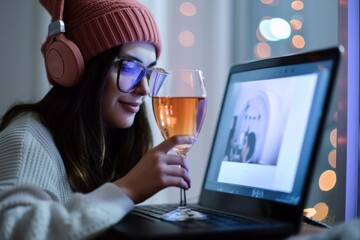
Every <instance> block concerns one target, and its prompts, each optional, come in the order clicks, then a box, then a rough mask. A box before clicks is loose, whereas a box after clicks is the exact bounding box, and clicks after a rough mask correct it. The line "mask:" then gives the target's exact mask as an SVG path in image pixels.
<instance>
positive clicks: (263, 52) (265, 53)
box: [254, 42, 271, 58]
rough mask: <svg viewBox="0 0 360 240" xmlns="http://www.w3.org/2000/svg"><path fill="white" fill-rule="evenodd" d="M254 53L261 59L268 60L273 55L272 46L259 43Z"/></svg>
mask: <svg viewBox="0 0 360 240" xmlns="http://www.w3.org/2000/svg"><path fill="white" fill-rule="evenodd" d="M254 51H255V55H256V56H257V57H259V58H267V57H270V55H271V48H270V45H269V44H267V43H264V42H260V43H257V44H256V45H255V49H254Z"/></svg>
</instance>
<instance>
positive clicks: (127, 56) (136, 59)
mask: <svg viewBox="0 0 360 240" xmlns="http://www.w3.org/2000/svg"><path fill="white" fill-rule="evenodd" d="M124 57H126V58H130V59H133V60H135V61H138V62H141V63H143V61H142V60H141V59H139V58H137V57H135V56H132V55H129V54H127V55H124ZM156 63H157V62H156V61H154V62H152V63H150V64H149V66H147V67H148V68H149V67H153V66H155V65H156Z"/></svg>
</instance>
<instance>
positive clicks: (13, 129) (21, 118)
mask: <svg viewBox="0 0 360 240" xmlns="http://www.w3.org/2000/svg"><path fill="white" fill-rule="evenodd" d="M28 133H30V134H34V135H39V136H47V137H49V131H48V129H47V128H46V127H45V126H44V125H43V124H42V123H41V121H40V118H39V116H38V114H36V113H22V114H20V115H18V116H17V117H15V118H14V119H13V120H12V121H11V122H10V123H9V125H8V126H7V127H6V128H5V129H4V130H3V131H2V132H0V134H3V135H4V134H15V135H26V134H28Z"/></svg>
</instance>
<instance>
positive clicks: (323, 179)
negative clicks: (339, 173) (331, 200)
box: [319, 170, 336, 191]
mask: <svg viewBox="0 0 360 240" xmlns="http://www.w3.org/2000/svg"><path fill="white" fill-rule="evenodd" d="M335 184H336V173H335V172H334V171H333V170H326V171H325V172H323V173H322V174H321V176H320V178H319V187H320V189H321V190H322V191H330V190H331V189H333V188H334V186H335Z"/></svg>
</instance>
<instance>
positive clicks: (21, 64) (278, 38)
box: [0, 0, 359, 225]
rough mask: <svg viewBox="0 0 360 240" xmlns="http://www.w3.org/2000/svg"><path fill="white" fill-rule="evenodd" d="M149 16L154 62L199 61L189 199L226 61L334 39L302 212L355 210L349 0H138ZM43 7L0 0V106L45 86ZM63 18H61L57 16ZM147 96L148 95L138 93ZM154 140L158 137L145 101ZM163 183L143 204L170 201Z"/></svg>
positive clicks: (195, 192)
mask: <svg viewBox="0 0 360 240" xmlns="http://www.w3.org/2000/svg"><path fill="white" fill-rule="evenodd" d="M140 1H141V2H143V3H144V4H145V5H147V6H148V7H149V8H150V9H151V11H152V12H153V15H154V17H155V19H156V21H157V23H158V26H159V29H160V33H161V35H162V41H163V52H162V55H161V57H160V60H159V61H158V66H162V67H164V68H165V69H166V68H169V67H188V68H193V69H202V70H203V71H204V74H205V79H206V86H207V93H208V110H207V116H206V119H205V122H204V125H203V129H202V131H201V133H200V136H199V139H198V141H197V143H196V144H195V145H194V147H193V148H192V150H191V151H190V152H189V156H188V162H189V165H190V173H191V177H192V188H191V189H190V190H189V191H188V193H187V196H188V200H189V201H196V200H197V198H198V197H199V193H200V188H201V185H202V180H203V177H204V172H205V170H206V166H207V160H208V156H209V152H210V149H211V144H212V138H213V134H214V132H215V125H216V121H217V117H218V113H219V110H220V104H221V100H222V96H223V91H224V88H225V84H226V81H227V76H228V72H229V70H230V67H231V66H232V65H234V64H237V63H242V62H246V61H253V60H257V59H262V58H270V57H276V56H282V55H286V54H293V53H299V52H304V51H310V50H315V49H320V48H326V47H330V46H334V45H338V44H342V45H343V46H344V47H345V54H344V58H343V62H342V66H341V70H340V74H339V80H338V86H337V89H336V93H335V94H334V97H333V100H332V103H331V111H330V114H329V116H328V121H327V123H326V126H325V127H326V131H325V134H324V136H323V142H322V144H321V149H319V151H320V157H319V159H318V161H317V165H316V169H315V177H314V179H313V185H312V186H311V189H309V191H310V195H309V198H308V200H307V203H306V208H305V209H304V213H305V214H306V215H308V216H310V217H312V218H314V219H316V220H319V221H323V222H325V223H327V224H329V225H333V224H335V223H337V222H340V221H344V220H348V219H352V218H355V217H358V216H359V207H358V204H359V179H358V172H359V164H358V163H359V142H358V137H359V46H358V45H359V2H358V0H315V1H314V0H222V1H219V0H188V1H186V0H171V1H169V0H140ZM49 23H50V16H49V15H48V13H47V12H46V11H45V10H44V9H43V8H42V7H41V5H40V3H39V2H38V1H37V0H1V1H0V29H1V33H0V76H1V77H0V115H2V114H3V113H4V112H5V111H6V110H7V108H8V107H9V106H10V105H11V104H14V103H15V102H17V101H37V100H39V99H41V98H42V97H43V96H44V95H45V94H46V93H47V91H48V90H49V89H50V88H51V86H50V85H49V84H48V82H47V80H46V75H45V68H44V64H43V58H42V55H41V52H40V46H41V44H42V43H43V42H44V40H45V38H46V35H47V27H48V24H49ZM65 24H66V23H65ZM147 104H149V102H147ZM148 109H149V117H150V118H151V122H152V126H153V132H154V138H155V143H156V144H157V143H159V142H161V141H162V137H161V135H160V132H159V130H158V128H157V126H156V124H155V122H154V119H153V115H152V112H151V105H149V106H148ZM178 200H179V190H178V189H176V188H169V189H166V190H163V191H161V192H159V193H158V194H156V195H155V196H153V197H152V198H150V199H149V200H147V201H146V202H145V203H144V204H152V203H164V202H174V203H176V202H178Z"/></svg>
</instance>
